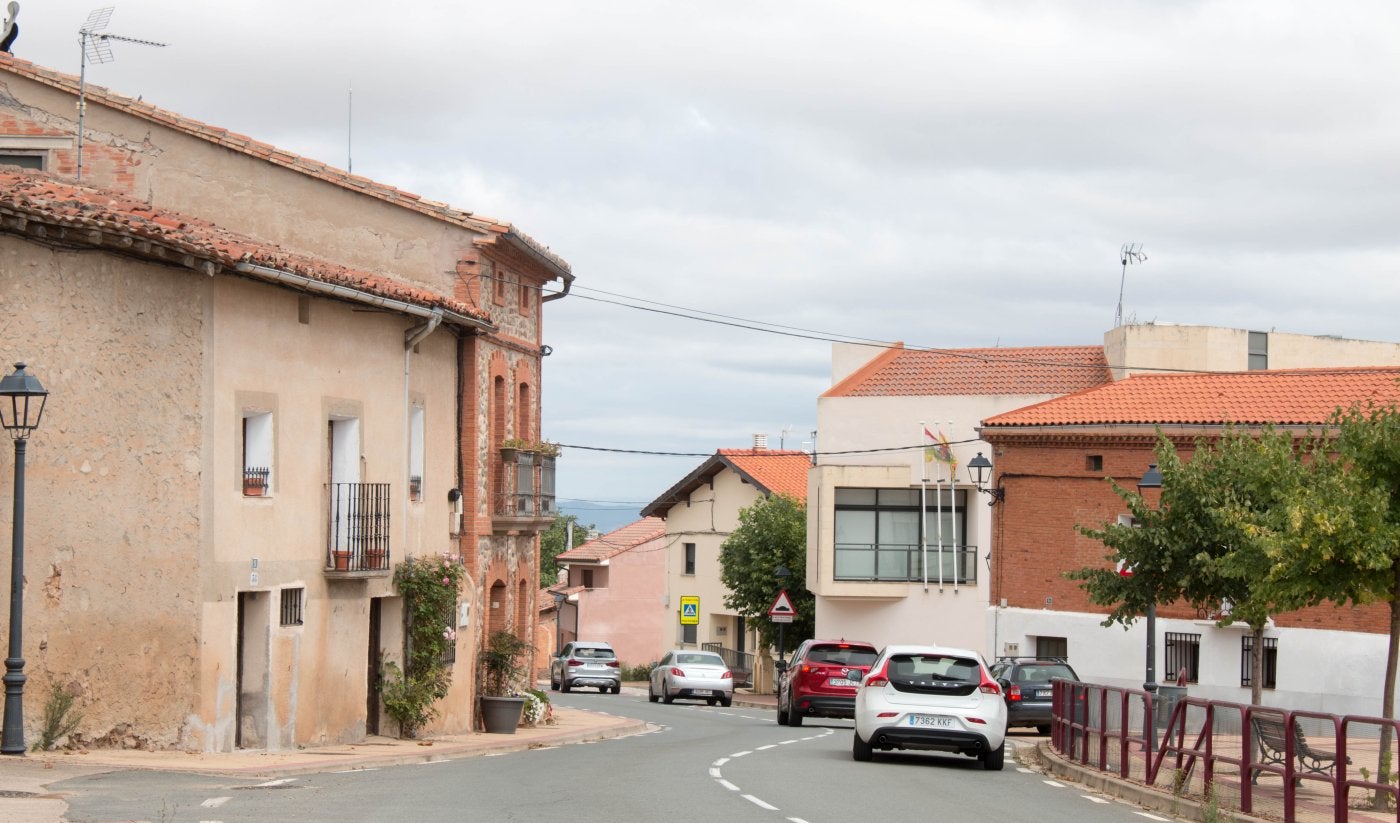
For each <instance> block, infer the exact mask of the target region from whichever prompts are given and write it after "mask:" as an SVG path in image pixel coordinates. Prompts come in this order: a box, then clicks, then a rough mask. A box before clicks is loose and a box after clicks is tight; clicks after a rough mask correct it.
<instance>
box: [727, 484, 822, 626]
mask: <svg viewBox="0 0 1400 823" xmlns="http://www.w3.org/2000/svg"><path fill="white" fill-rule="evenodd" d="M719 565H720V580H721V581H722V582H723V583H724V585H725V588H727V589H728V590H729V593H728V594H726V595H725V596H724V605H725V606H727V607H728V608H731V609H733V610H735V611H736V612H738V613H739V614H741V615H743V616H744V618H745V620H746V621H747V622H748V625H749V626H750V627H753V628H757V629H758V634H759V640H760V642H761V643H762V644H763V645H764V646H765V647H767V646H776V645H777V639H778V626H777V624H775V623H774V622H773V621H772V620H771V619H770V618H769V617H768V609H769V608H770V607H771V606H772V605H773V600H774V598H776V597H777V596H778V591H779V590H780V589H783V588H786V589H787V593H788V598H789V599H791V600H792V607H793V610H794V611H795V612H796V613H795V614H794V615H793V619H792V622H791V623H789V624H786V626H785V628H784V630H783V643H784V645H785V646H786V647H787V648H789V649H791V648H795V647H796V646H797V644H798V643H800V642H801V641H803V640H806V639H807V638H810V637H811V636H812V633H813V629H814V627H815V623H816V618H815V611H816V607H815V599H814V598H813V597H812V593H811V592H809V591H807V587H806V586H805V585H803V583H802V576H803V570H804V569H806V568H807V507H806V506H805V505H803V503H802V502H801V501H800V500H797V499H796V498H793V497H790V496H788V495H785V494H775V495H772V496H770V497H767V498H764V499H763V500H760V501H758V502H757V503H754V504H753V505H752V506H749V507H748V508H746V509H743V510H741V511H740V512H739V526H738V528H736V529H735V530H734V531H733V533H731V534H730V535H729V538H728V539H727V540H725V541H724V543H723V545H721V546H720V549H719ZM779 566H783V567H785V568H787V569H788V571H789V572H790V573H791V575H792V576H791V577H788V578H787V579H786V581H784V580H780V579H779V578H778V577H777V576H776V575H775V572H776V571H777V570H778V567H779Z"/></svg>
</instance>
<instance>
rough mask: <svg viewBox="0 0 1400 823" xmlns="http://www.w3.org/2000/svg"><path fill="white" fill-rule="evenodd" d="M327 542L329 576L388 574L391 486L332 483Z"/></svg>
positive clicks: (384, 484) (374, 575) (382, 484)
mask: <svg viewBox="0 0 1400 823" xmlns="http://www.w3.org/2000/svg"><path fill="white" fill-rule="evenodd" d="M327 488H328V490H329V492H330V501H329V503H330V505H329V519H328V522H327V530H326V534H327V541H326V576H327V577H352V578H354V577H377V576H384V575H388V574H389V571H390V568H391V565H390V556H389V503H390V499H391V498H390V493H389V492H390V484H388V483H331V484H330V485H329V486H328V487H327Z"/></svg>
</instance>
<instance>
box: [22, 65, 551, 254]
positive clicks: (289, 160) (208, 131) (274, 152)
mask: <svg viewBox="0 0 1400 823" xmlns="http://www.w3.org/2000/svg"><path fill="white" fill-rule="evenodd" d="M0 71H8V72H10V73H12V74H16V75H19V76H21V77H26V78H29V79H30V80H33V81H35V82H37V83H42V84H44V85H46V86H50V87H53V88H56V89H61V90H63V91H66V92H68V93H70V94H73V95H74V96H76V95H77V94H78V78H77V77H74V76H72V75H70V74H63V73H61V72H56V71H54V70H52V69H47V68H44V67H43V66H39V65H36V64H34V63H30V62H29V61H27V60H20V59H18V58H16V57H14V56H13V55H11V54H7V53H4V52H0ZM83 100H84V102H85V103H86V104H87V105H94V104H97V105H103V106H107V107H109V108H112V109H115V110H117V111H122V112H125V113H127V114H130V115H133V116H135V117H140V118H142V119H144V120H148V121H151V122H153V123H159V124H160V125H162V126H165V127H168V128H171V129H175V130H176V131H180V132H184V133H185V134H188V135H191V136H193V137H197V138H199V139H201V140H206V141H208V142H210V143H214V144H216V145H219V146H223V147H224V148H226V149H230V150H232V151H236V152H240V153H242V154H247V155H250V156H252V157H257V158H259V159H262V160H265V161H267V162H269V163H272V164H274V165H277V166H282V167H284V168H288V169H292V170H294V171H297V172H300V173H302V174H305V175H307V176H309V177H315V178H317V179H320V180H324V181H326V182H328V183H331V184H334V185H337V186H341V187H342V188H346V189H350V190H352V191H356V192H360V193H362V194H367V195H369V196H371V197H375V198H378V199H380V200H383V201H386V202H389V203H394V204H395V205H398V206H402V207H403V208H406V209H410V210H412V211H416V212H419V213H421V214H426V215H428V216H430V217H434V218H436V219H438V220H442V221H444V222H447V223H453V224H455V225H459V226H463V227H465V228H468V229H472V230H474V231H479V232H483V233H489V234H492V235H495V236H499V237H503V238H506V239H508V240H510V241H512V242H514V243H516V244H518V245H520V246H521V247H523V248H525V249H526V250H527V251H528V252H529V253H530V254H532V255H533V256H536V257H538V258H540V259H541V260H542V261H543V262H545V263H546V265H549V266H552V267H554V268H556V269H558V271H559V273H560V275H561V276H562V277H564V278H565V279H572V275H571V274H570V267H569V264H568V263H567V262H565V260H564V259H563V258H562V257H559V256H558V255H556V254H555V253H554V252H552V251H550V250H549V247H548V246H546V245H544V244H543V243H540V242H539V241H537V240H535V239H534V238H533V237H530V236H529V235H527V234H525V233H524V232H522V231H520V230H519V229H517V228H516V227H514V226H512V225H511V224H509V223H504V222H502V221H500V220H495V219H493V218H490V217H485V216H482V215H478V214H473V213H472V212H469V211H462V210H461V209H455V208H453V207H451V206H449V205H447V204H446V203H437V202H434V201H432V200H424V199H423V198H422V197H421V196H419V195H417V194H413V193H411V192H406V191H402V190H400V189H397V188H394V187H393V186H388V185H385V184H383V183H377V182H375V181H373V180H370V179H369V178H366V177H361V176H359V175H355V174H351V173H349V172H346V171H342V170H340V169H337V168H335V167H334V166H330V165H327V164H326V163H323V162H321V161H319V160H312V159H310V158H307V157H302V156H300V155H297V154H293V153H292V152H289V151H287V150H285V149H279V148H277V147H276V146H273V145H270V144H268V143H263V142H260V141H257V140H254V139H252V138H251V137H248V136H246V135H242V134H238V133H236V132H231V131H229V130H228V129H224V128H219V127H218V126H211V125H208V124H206V123H202V122H200V121H198V120H194V119H192V118H189V117H185V116H183V115H180V114H176V113H175V112H172V111H166V110H165V109H161V108H157V107H155V106H153V105H151V104H150V103H146V102H143V101H141V100H133V99H132V98H130V97H126V96H124V95H120V94H117V93H116V92H113V91H110V90H108V89H106V88H103V87H102V86H96V85H93V84H92V83H86V84H85V85H84V86H83Z"/></svg>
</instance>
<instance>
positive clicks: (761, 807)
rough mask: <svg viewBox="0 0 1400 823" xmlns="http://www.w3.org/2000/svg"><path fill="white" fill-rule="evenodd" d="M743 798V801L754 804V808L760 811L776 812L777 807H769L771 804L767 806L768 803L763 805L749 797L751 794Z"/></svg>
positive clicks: (754, 798)
mask: <svg viewBox="0 0 1400 823" xmlns="http://www.w3.org/2000/svg"><path fill="white" fill-rule="evenodd" d="M743 797H744V799H745V800H747V801H749V802H750V803H752V804H754V805H755V806H757V807H759V808H760V809H767V810H768V811H770V812H776V811H777V810H778V807H777V806H774V805H771V804H768V803H764V802H763V801H762V800H759V799H758V798H757V797H754V796H753V795H751V794H746V795H744V796H743Z"/></svg>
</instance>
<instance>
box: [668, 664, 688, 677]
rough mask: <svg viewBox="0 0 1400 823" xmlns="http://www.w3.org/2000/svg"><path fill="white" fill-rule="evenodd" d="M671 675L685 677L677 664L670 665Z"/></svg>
mask: <svg viewBox="0 0 1400 823" xmlns="http://www.w3.org/2000/svg"><path fill="white" fill-rule="evenodd" d="M671 676H672V677H685V672H683V671H681V669H680V667H679V666H672V667H671Z"/></svg>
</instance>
